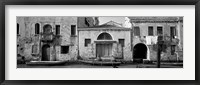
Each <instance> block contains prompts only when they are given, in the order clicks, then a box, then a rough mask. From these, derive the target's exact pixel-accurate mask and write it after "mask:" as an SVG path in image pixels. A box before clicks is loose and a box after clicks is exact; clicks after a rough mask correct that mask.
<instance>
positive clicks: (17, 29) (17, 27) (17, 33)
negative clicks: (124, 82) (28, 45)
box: [17, 23, 19, 35]
mask: <svg viewBox="0 0 200 85" xmlns="http://www.w3.org/2000/svg"><path fill="white" fill-rule="evenodd" d="M17 34H18V35H19V24H18V23H17Z"/></svg>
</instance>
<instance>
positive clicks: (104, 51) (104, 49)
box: [96, 44, 112, 57]
mask: <svg viewBox="0 0 200 85" xmlns="http://www.w3.org/2000/svg"><path fill="white" fill-rule="evenodd" d="M96 46H97V47H96V53H97V57H108V56H111V55H112V44H97V45H96Z"/></svg>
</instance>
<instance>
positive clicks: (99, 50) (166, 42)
mask: <svg viewBox="0 0 200 85" xmlns="http://www.w3.org/2000/svg"><path fill="white" fill-rule="evenodd" d="M183 28H184V25H183V16H16V30H17V33H16V34H17V35H16V37H17V44H16V47H17V52H16V53H17V54H16V60H17V68H113V69H114V68H183V60H184V58H183V50H184V49H183V44H184V43H183V30H184V29H183Z"/></svg>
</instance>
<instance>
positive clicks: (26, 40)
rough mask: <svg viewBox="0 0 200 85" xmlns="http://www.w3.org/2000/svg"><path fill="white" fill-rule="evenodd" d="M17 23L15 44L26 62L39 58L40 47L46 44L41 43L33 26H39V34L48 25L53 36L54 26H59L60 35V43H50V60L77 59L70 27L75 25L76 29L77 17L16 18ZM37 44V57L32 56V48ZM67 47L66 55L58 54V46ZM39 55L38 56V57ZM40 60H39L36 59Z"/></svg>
mask: <svg viewBox="0 0 200 85" xmlns="http://www.w3.org/2000/svg"><path fill="white" fill-rule="evenodd" d="M17 23H19V26H20V27H19V28H20V35H18V38H17V41H18V42H17V44H19V49H21V48H23V49H24V50H18V51H20V52H19V53H20V54H21V55H23V56H25V58H26V59H27V60H32V59H33V58H38V57H40V58H41V53H40V52H41V50H39V49H41V46H42V45H43V44H46V43H41V46H40V45H39V44H40V43H39V41H40V39H41V35H40V34H39V35H38V34H37V35H36V34H35V24H36V23H39V24H40V32H43V26H44V25H46V24H50V25H51V26H52V32H53V33H54V34H55V30H56V29H55V25H60V35H61V38H60V40H61V43H60V45H58V46H54V45H53V44H52V43H51V45H50V46H51V47H50V53H51V55H50V56H51V57H50V60H52V61H54V60H68V59H76V57H77V45H78V43H77V39H78V38H77V36H73V37H71V25H76V27H77V17H17ZM76 33H77V32H76ZM34 44H38V51H37V53H38V56H32V46H33V45H34ZM62 45H67V46H70V47H69V48H70V49H69V53H68V54H60V46H62ZM39 54H40V55H39ZM37 60H40V59H37Z"/></svg>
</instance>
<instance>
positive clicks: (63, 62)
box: [26, 61, 68, 65]
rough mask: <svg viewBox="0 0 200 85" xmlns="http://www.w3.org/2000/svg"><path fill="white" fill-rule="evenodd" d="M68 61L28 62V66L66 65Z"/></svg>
mask: <svg viewBox="0 0 200 85" xmlns="http://www.w3.org/2000/svg"><path fill="white" fill-rule="evenodd" d="M67 62H68V61H30V62H26V64H27V65H64V64H66V63H67Z"/></svg>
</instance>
